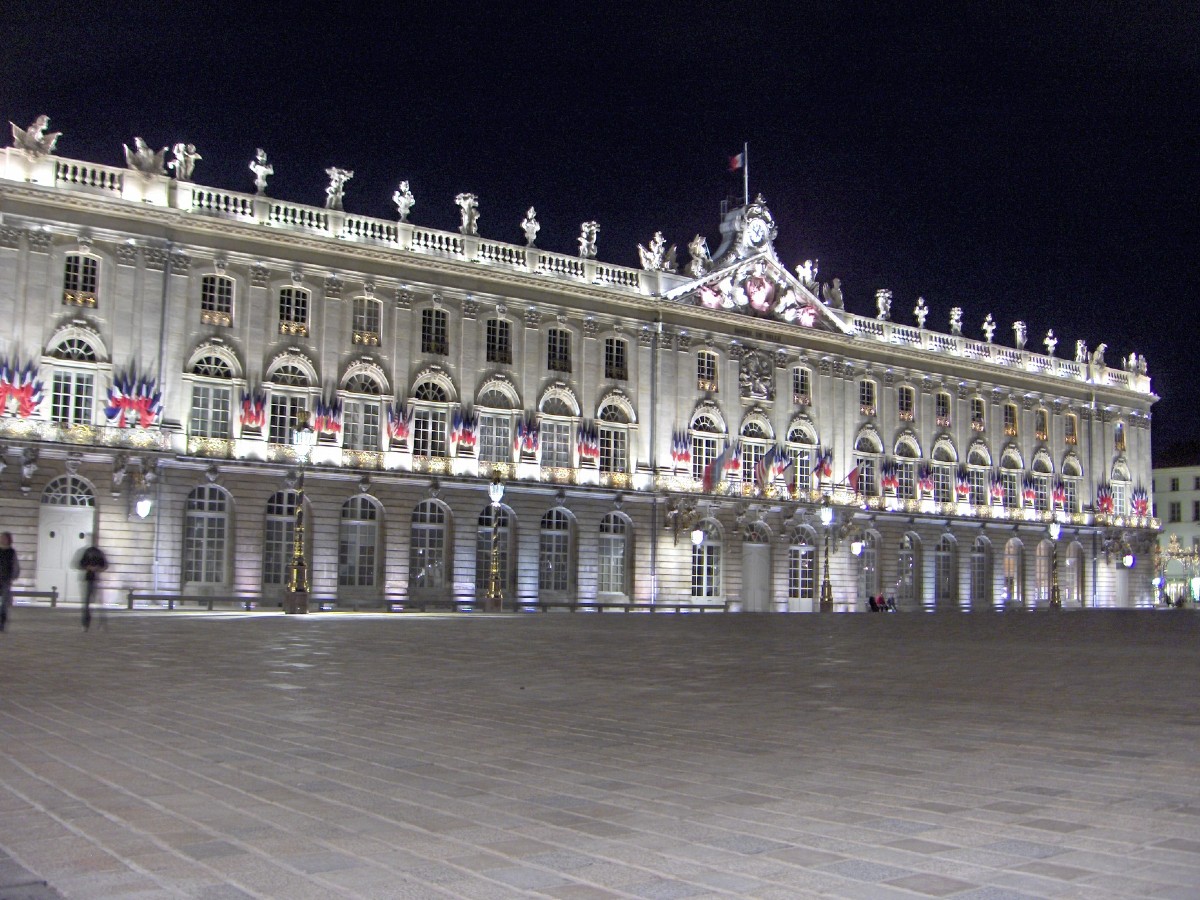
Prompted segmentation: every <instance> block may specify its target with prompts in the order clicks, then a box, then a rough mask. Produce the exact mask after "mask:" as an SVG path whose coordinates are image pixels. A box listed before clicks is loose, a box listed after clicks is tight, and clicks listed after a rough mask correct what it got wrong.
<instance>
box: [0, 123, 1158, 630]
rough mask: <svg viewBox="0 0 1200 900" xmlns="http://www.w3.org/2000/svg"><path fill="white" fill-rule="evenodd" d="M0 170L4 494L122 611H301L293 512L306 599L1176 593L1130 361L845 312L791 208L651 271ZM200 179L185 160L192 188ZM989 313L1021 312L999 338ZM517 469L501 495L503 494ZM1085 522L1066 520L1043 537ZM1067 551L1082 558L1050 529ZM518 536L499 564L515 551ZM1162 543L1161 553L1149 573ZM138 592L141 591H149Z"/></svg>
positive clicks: (34, 160) (652, 263) (53, 160)
mask: <svg viewBox="0 0 1200 900" xmlns="http://www.w3.org/2000/svg"><path fill="white" fill-rule="evenodd" d="M45 125H46V123H45V122H41V123H40V127H39V123H35V125H34V126H31V127H30V128H29V129H26V130H20V129H17V128H15V127H14V146H13V147H12V148H9V149H7V150H4V151H0V154H3V155H0V217H2V221H0V310H2V312H3V316H4V318H5V321H7V322H9V323H10V324H11V327H10V328H9V329H7V330H6V333H5V337H4V338H0V351H2V352H0V355H2V356H3V357H4V359H5V366H4V371H3V373H2V375H3V378H2V379H0V388H2V389H3V390H4V400H5V403H4V414H3V418H0V440H2V441H3V459H4V461H5V462H6V463H7V464H8V466H7V468H6V469H5V471H4V473H3V474H2V475H0V498H2V499H3V503H4V506H5V509H6V512H7V516H6V519H7V521H8V522H9V523H10V524H9V525H8V527H9V528H10V530H12V531H13V532H14V536H15V539H16V544H17V546H18V548H19V549H20V550H21V552H22V556H23V558H24V560H25V565H24V566H23V569H24V570H25V574H26V578H25V579H24V581H23V582H22V586H26V587H33V586H34V585H35V584H36V586H37V587H39V588H42V589H48V588H49V587H50V586H52V585H53V586H54V587H55V588H57V589H58V590H59V592H60V593H61V594H65V595H67V596H71V595H72V593H73V592H75V591H77V590H78V586H77V585H73V583H72V581H73V579H72V576H71V575H70V574H69V572H68V570H69V563H70V559H71V558H72V556H73V554H75V553H77V552H78V550H79V548H80V546H81V545H82V544H83V543H85V542H86V541H88V540H90V539H91V537H90V536H91V535H93V534H95V535H98V538H97V539H98V541H99V542H100V543H101V545H102V546H104V547H105V548H106V549H107V551H108V553H109V559H110V561H111V568H110V572H109V574H108V575H107V576H106V582H107V589H108V590H109V591H110V595H109V600H110V602H115V601H116V600H117V599H122V600H123V598H124V594H123V592H124V591H127V590H136V591H140V592H146V593H152V594H162V595H166V594H179V595H183V596H189V597H192V596H198V597H204V596H214V597H237V598H242V599H244V600H246V601H247V602H253V603H256V604H262V605H265V606H273V605H276V604H278V603H280V602H282V601H281V598H282V596H283V594H284V592H285V590H286V586H287V580H288V565H289V554H290V551H291V544H292V536H293V531H292V529H293V527H294V519H295V511H296V510H295V504H296V498H297V496H298V493H297V475H298V472H297V469H298V466H297V463H298V461H299V459H298V456H297V453H298V451H297V449H296V448H297V446H298V445H297V444H296V442H295V441H294V439H293V438H294V432H295V431H296V429H297V427H298V424H300V423H304V422H307V423H308V427H310V428H312V429H314V430H315V432H316V440H315V445H314V446H313V447H312V449H311V453H309V452H308V450H307V449H306V450H305V451H304V454H305V456H304V459H305V461H306V465H305V484H304V492H303V503H304V509H305V511H306V517H307V521H308V528H307V529H306V531H305V540H306V542H307V544H306V550H307V559H308V560H309V561H310V564H309V568H310V573H311V583H312V598H313V600H314V603H316V602H319V603H322V604H324V605H326V606H329V605H334V604H336V605H338V606H340V607H347V606H357V607H359V608H370V607H378V608H394V607H397V606H400V605H406V604H411V603H413V602H414V601H416V600H428V601H440V602H443V603H446V602H453V603H458V604H462V605H464V606H466V605H473V604H479V603H481V601H482V598H483V596H484V593H485V591H486V590H487V588H488V582H489V577H490V572H491V566H492V562H493V560H495V561H496V562H498V566H499V569H498V572H499V583H500V585H501V591H502V594H503V597H504V605H505V608H513V607H514V606H526V607H531V606H532V605H533V604H535V603H538V602H542V603H559V602H581V603H597V602H599V603H613V604H622V603H636V604H658V605H664V604H668V603H669V604H672V605H676V604H681V603H682V604H695V605H704V606H710V605H713V606H721V607H726V606H727V607H728V608H732V609H742V610H747V611H796V612H799V611H810V610H816V609H818V608H820V607H821V606H822V603H821V599H822V594H823V593H825V596H826V599H827V602H826V603H825V604H824V606H825V607H826V608H834V609H847V610H848V609H860V610H861V609H864V608H865V602H864V600H865V597H866V596H867V595H868V594H870V595H876V594H883V595H890V596H894V597H895V598H896V600H897V602H898V604H899V605H900V607H901V608H909V609H919V608H922V607H927V608H928V607H952V608H957V607H967V606H969V607H973V608H981V607H982V608H990V607H998V606H1005V605H1008V606H1013V605H1023V606H1042V605H1046V604H1047V603H1049V601H1050V598H1051V596H1052V589H1053V587H1054V583H1055V582H1057V583H1058V586H1059V589H1060V595H1061V597H1062V600H1063V603H1064V605H1068V606H1069V605H1076V606H1078V605H1084V606H1090V605H1093V604H1096V605H1134V604H1139V603H1148V602H1151V601H1152V586H1151V577H1152V568H1153V565H1152V563H1151V562H1150V560H1149V558H1147V559H1145V560H1142V559H1140V558H1137V559H1136V561H1135V562H1134V565H1133V567H1132V568H1131V569H1127V568H1125V567H1124V566H1123V565H1122V563H1121V559H1122V558H1125V557H1126V556H1127V554H1125V553H1124V552H1118V551H1123V550H1125V549H1129V550H1130V551H1131V552H1132V554H1133V556H1134V557H1138V555H1139V554H1142V551H1143V548H1146V549H1147V551H1148V548H1149V547H1150V546H1151V545H1152V542H1153V529H1154V528H1155V527H1156V521H1155V520H1154V519H1153V518H1152V517H1151V516H1150V509H1149V498H1148V496H1147V492H1146V491H1145V489H1144V486H1148V485H1150V483H1151V478H1150V428H1149V425H1150V406H1151V404H1152V403H1153V401H1154V399H1155V397H1154V395H1153V394H1152V392H1151V388H1150V380H1149V377H1148V376H1147V374H1146V370H1145V364H1144V361H1143V360H1142V359H1141V358H1140V357H1138V356H1137V355H1136V354H1133V355H1131V357H1130V358H1129V359H1128V360H1126V361H1124V362H1123V364H1122V365H1121V366H1120V367H1109V366H1108V365H1107V364H1106V363H1105V361H1104V351H1105V348H1104V347H1103V345H1102V346H1101V347H1100V348H1098V349H1097V350H1096V351H1094V352H1089V351H1088V349H1087V348H1086V347H1084V346H1083V345H1082V342H1080V343H1079V344H1078V345H1077V346H1076V352H1075V354H1074V356H1073V357H1063V356H1056V355H1054V353H1055V350H1056V343H1057V342H1056V341H1055V340H1054V338H1053V335H1048V336H1047V339H1046V341H1045V342H1043V343H1044V345H1045V347H1046V350H1047V352H1046V353H1035V352H1033V351H1031V350H1030V349H1027V348H1026V347H1025V346H1024V345H1025V341H1026V335H1025V327H1024V325H1023V324H1022V323H1014V331H1013V333H1014V337H1015V341H1014V344H1015V346H1003V345H1001V344H1000V343H998V342H993V332H994V330H995V323H994V321H993V320H992V318H991V316H990V315H989V316H988V317H987V319H986V320H985V322H984V331H983V335H984V337H985V339H984V340H975V339H973V338H970V337H967V336H965V335H964V334H963V333H962V327H963V326H962V313H961V311H960V310H955V312H954V314H953V315H952V318H951V323H950V327H949V330H948V331H946V332H942V331H937V330H934V329H932V328H927V327H926V326H925V318H926V317H927V315H928V311H927V310H926V309H925V307H924V301H920V303H919V304H918V306H917V309H916V310H914V316H915V323H916V324H914V325H905V324H900V323H899V322H897V321H895V320H894V319H893V318H892V310H891V303H892V300H891V296H890V294H889V293H888V292H886V291H880V292H879V293H878V294H877V295H876V298H875V304H876V307H877V308H876V310H875V312H874V314H873V315H870V316H866V315H858V314H855V313H852V312H850V311H848V310H847V309H846V308H845V303H844V301H843V299H842V296H841V290H840V285H839V284H838V283H837V281H836V280H834V281H833V282H832V283H830V284H825V285H822V284H821V283H819V282H818V281H817V280H816V271H815V270H814V269H813V267H812V266H811V265H806V266H803V267H798V268H797V269H796V270H795V271H794V272H792V271H789V270H788V268H787V267H786V266H785V265H783V264H782V263H781V262H780V261H779V259H778V257H777V256H776V252H775V249H774V247H773V243H772V241H773V239H774V237H775V235H776V227H775V223H774V221H773V219H772V217H771V214H770V211H769V209H768V208H767V206H766V204H765V203H764V202H762V200H761V199H759V200H756V201H754V202H750V203H747V204H745V205H744V206H742V207H740V208H737V209H729V210H726V211H724V214H723V218H722V221H721V223H720V234H721V245H720V246H719V247H718V249H717V250H716V252H714V253H712V254H710V253H709V251H708V249H707V244H706V242H705V241H704V240H703V239H701V238H700V237H697V238H696V239H695V240H693V241H691V243H690V245H689V248H688V249H689V256H690V259H689V260H688V261H687V262H685V263H682V264H680V265H677V264H676V262H675V249H674V248H673V247H670V248H668V247H667V245H666V242H665V241H664V240H662V238H661V236H659V235H656V236H655V239H654V240H653V241H651V242H650V243H649V246H648V247H643V248H639V249H640V251H641V261H642V267H641V268H640V269H634V268H627V267H623V266H617V265H610V264H606V263H603V262H600V261H599V260H598V259H597V257H596V243H597V234H598V228H597V226H596V224H595V223H590V222H589V223H584V224H583V226H582V228H581V234H580V237H579V245H580V246H579V253H578V255H567V254H561V253H554V252H549V251H546V250H542V249H540V248H538V247H537V246H536V237H537V231H538V228H539V227H540V226H539V225H538V223H537V220H536V213H535V211H534V210H532V209H531V210H530V211H529V214H528V215H527V216H526V218H525V220H524V221H523V222H522V223H520V230H519V231H518V229H517V227H516V226H515V225H514V228H513V231H514V233H517V234H519V233H521V232H523V233H524V239H523V241H522V242H519V243H506V242H503V241H498V240H493V239H491V238H487V237H484V236H481V235H480V234H479V233H478V218H479V206H478V200H477V198H475V197H473V196H472V195H469V194H462V195H459V197H458V198H457V199H456V202H457V203H458V205H459V208H460V211H461V213H462V227H461V228H460V229H459V231H457V232H449V231H441V230H436V229H430V228H425V227H422V226H420V225H417V224H413V223H411V222H409V221H408V215H409V212H410V210H411V209H412V207H413V198H412V194H411V192H410V191H409V190H408V185H407V183H405V184H402V185H401V190H398V191H397V192H396V196H395V197H394V198H393V199H394V200H395V202H396V204H397V212H398V220H383V219H374V218H369V217H363V216H358V215H354V214H352V213H348V212H346V211H344V210H343V209H342V193H343V188H344V186H345V183H346V181H347V180H348V179H349V177H351V173H348V172H346V171H345V170H340V169H331V170H330V188H329V190H328V191H327V197H326V203H325V205H324V206H323V207H316V206H305V205H302V204H295V203H290V202H285V201H281V200H277V199H274V198H271V197H269V196H268V195H267V193H266V188H267V177H268V176H269V175H270V174H271V173H270V168H271V167H270V164H269V163H268V162H267V159H266V154H264V153H261V152H260V153H259V156H258V158H257V159H256V160H255V161H254V162H252V163H251V165H250V168H251V170H252V171H253V173H254V175H255V179H256V188H257V192H256V193H239V192H234V191H225V190H218V189H216V188H211V187H206V186H202V185H200V184H197V183H195V182H194V181H192V180H191V178H192V166H194V165H195V159H196V158H197V157H196V155H195V148H189V147H185V146H184V145H182V144H181V145H177V146H176V148H175V155H174V159H172V160H171V161H170V163H168V164H166V165H164V163H165V159H164V156H165V154H164V153H162V152H159V153H155V152H154V151H153V150H150V149H149V148H147V147H146V146H145V144H144V143H142V142H141V141H138V142H137V143H136V144H135V148H134V149H132V150H131V149H129V148H126V161H127V165H126V166H125V167H113V166H105V165H97V164H93V163H87V162H82V161H77V160H69V159H65V158H62V157H59V156H56V155H55V154H54V146H53V141H52V140H50V138H52V137H53V136H51V135H46V134H45ZM169 167H170V168H173V172H174V177H172V176H171V175H168V174H167V172H166V168H169ZM989 329H990V330H989ZM494 480H499V481H500V482H501V483H502V484H503V485H504V488H505V489H504V491H503V495H502V502H497V503H493V502H491V501H490V500H489V485H490V484H491V483H492V482H493V481H494ZM1053 523H1057V525H1058V528H1057V529H1051V528H1050V526H1051V525H1052V524H1053ZM1052 530H1053V531H1056V532H1057V537H1056V539H1052V538H1051V537H1050V532H1051V531H1052ZM493 548H495V549H493ZM1144 555H1146V556H1147V557H1148V556H1149V554H1148V552H1147V553H1146V554H1144ZM118 592H121V593H118Z"/></svg>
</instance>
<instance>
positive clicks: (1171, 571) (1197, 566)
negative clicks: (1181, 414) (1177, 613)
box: [1153, 461, 1200, 600]
mask: <svg viewBox="0 0 1200 900" xmlns="http://www.w3.org/2000/svg"><path fill="white" fill-rule="evenodd" d="M1153 490H1154V504H1155V507H1156V508H1155V510H1154V514H1155V516H1156V517H1157V518H1158V521H1160V522H1161V523H1162V531H1161V532H1160V533H1159V535H1158V552H1159V560H1158V562H1159V570H1158V572H1157V573H1156V576H1155V577H1156V578H1159V579H1161V581H1162V585H1161V587H1162V591H1163V593H1165V594H1166V596H1168V597H1170V598H1171V599H1172V600H1178V599H1179V598H1180V597H1184V598H1186V599H1191V600H1195V599H1196V597H1197V595H1200V582H1193V579H1196V578H1198V577H1200V461H1197V462H1195V463H1193V464H1192V465H1180V466H1163V467H1161V468H1156V469H1155V470H1154V479H1153Z"/></svg>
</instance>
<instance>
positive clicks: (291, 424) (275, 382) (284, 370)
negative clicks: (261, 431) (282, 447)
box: [267, 363, 310, 444]
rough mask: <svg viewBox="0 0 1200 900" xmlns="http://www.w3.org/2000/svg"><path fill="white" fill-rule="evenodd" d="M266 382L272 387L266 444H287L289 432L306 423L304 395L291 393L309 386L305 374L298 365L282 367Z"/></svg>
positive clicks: (290, 436)
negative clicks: (267, 442) (269, 382)
mask: <svg viewBox="0 0 1200 900" xmlns="http://www.w3.org/2000/svg"><path fill="white" fill-rule="evenodd" d="M270 380H271V384H272V386H273V387H272V389H271V417H270V420H269V421H268V423H267V426H268V430H267V440H268V441H270V442H271V443H273V444H288V443H291V440H292V433H293V431H294V430H295V429H296V428H298V427H302V426H303V424H304V423H305V422H306V421H307V420H308V410H309V398H308V392H307V391H300V390H295V389H296V388H306V387H308V386H309V383H310V382H309V377H308V373H307V372H305V371H304V369H303V368H301V367H300V366H298V365H293V364H291V363H284V364H283V365H280V366H279V367H278V368H276V369H275V371H274V372H272V373H271V375H270ZM280 388H282V390H281V389H280ZM289 388H290V389H292V390H289Z"/></svg>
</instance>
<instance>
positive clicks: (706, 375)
mask: <svg viewBox="0 0 1200 900" xmlns="http://www.w3.org/2000/svg"><path fill="white" fill-rule="evenodd" d="M696 389H697V390H701V391H709V392H711V393H714V394H715V393H716V392H717V354H715V353H710V352H709V351H707V350H701V351H700V352H699V353H697V354H696Z"/></svg>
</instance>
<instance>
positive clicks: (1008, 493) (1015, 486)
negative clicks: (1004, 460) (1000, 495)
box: [1000, 472, 1021, 509]
mask: <svg viewBox="0 0 1200 900" xmlns="http://www.w3.org/2000/svg"><path fill="white" fill-rule="evenodd" d="M1000 484H1001V486H1002V487H1003V488H1004V505H1005V506H1006V507H1007V508H1009V509H1019V508H1020V507H1021V479H1020V477H1019V476H1018V474H1017V473H1016V472H1001V473H1000Z"/></svg>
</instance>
